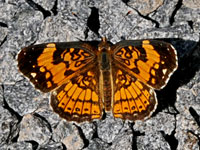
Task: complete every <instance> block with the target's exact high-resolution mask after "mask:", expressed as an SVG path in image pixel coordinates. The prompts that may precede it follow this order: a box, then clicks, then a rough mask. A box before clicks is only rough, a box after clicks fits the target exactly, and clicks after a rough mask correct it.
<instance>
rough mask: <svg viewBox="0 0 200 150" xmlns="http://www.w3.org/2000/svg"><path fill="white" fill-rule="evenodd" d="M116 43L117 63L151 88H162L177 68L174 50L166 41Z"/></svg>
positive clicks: (115, 55)
mask: <svg viewBox="0 0 200 150" xmlns="http://www.w3.org/2000/svg"><path fill="white" fill-rule="evenodd" d="M118 45H119V46H118ZM118 45H117V44H116V47H117V48H116V49H115V50H114V58H115V59H116V60H117V61H118V63H119V64H120V65H122V66H123V67H126V68H127V70H128V71H129V73H130V74H132V75H134V76H135V77H136V78H138V79H139V80H140V81H142V82H143V83H146V84H148V85H149V86H151V87H153V88H156V89H160V88H162V87H163V86H164V85H165V84H166V82H167V79H169V77H170V75H171V74H172V72H173V71H174V70H175V69H176V68H177V56H176V51H175V49H174V48H173V47H172V46H171V45H170V44H168V43H165V42H161V41H159V42H158V41H153V40H143V41H123V42H120V43H119V44H118Z"/></svg>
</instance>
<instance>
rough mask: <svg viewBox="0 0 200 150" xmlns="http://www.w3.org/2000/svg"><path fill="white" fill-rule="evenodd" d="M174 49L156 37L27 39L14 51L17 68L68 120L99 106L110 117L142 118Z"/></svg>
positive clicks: (98, 112) (95, 115)
mask: <svg viewBox="0 0 200 150" xmlns="http://www.w3.org/2000/svg"><path fill="white" fill-rule="evenodd" d="M177 66H178V64H177V55H176V50H175V49H174V48H173V46H172V45H170V44H169V43H166V42H162V41H156V40H135V41H131V40H130V41H128V40H125V41H121V42H119V43H116V44H112V43H110V42H107V41H106V39H105V38H103V39H102V41H100V42H98V43H95V44H94V43H93V44H92V43H90V42H63V43H46V44H39V45H32V46H29V47H26V48H24V49H22V50H21V52H20V53H19V55H18V67H19V70H20V71H21V72H22V73H23V74H24V75H25V76H26V77H28V78H29V79H30V81H31V82H32V83H33V84H34V85H35V87H36V88H37V89H39V90H40V91H42V92H50V91H52V92H51V102H50V103H51V106H52V107H53V110H54V111H55V112H56V113H58V114H59V115H60V116H61V117H62V118H65V119H66V120H68V121H77V122H83V121H91V120H93V119H99V118H101V116H102V113H103V109H104V110H105V111H112V113H113V116H114V117H116V118H122V119H124V120H125V119H128V120H132V121H135V120H143V119H146V118H148V117H149V116H150V115H151V114H152V112H153V111H154V110H155V109H156V106H157V99H156V95H155V92H154V89H157V90H159V89H161V88H163V87H164V86H165V85H166V83H167V82H168V80H169V78H170V76H171V75H172V73H173V72H174V71H175V70H176V69H177Z"/></svg>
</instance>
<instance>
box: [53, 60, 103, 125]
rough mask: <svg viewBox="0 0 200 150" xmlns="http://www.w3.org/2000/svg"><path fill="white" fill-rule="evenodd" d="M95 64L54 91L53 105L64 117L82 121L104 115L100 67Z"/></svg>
mask: <svg viewBox="0 0 200 150" xmlns="http://www.w3.org/2000/svg"><path fill="white" fill-rule="evenodd" d="M93 65H94V66H95V67H94V66H93ZM93 65H92V66H93V67H90V68H89V69H88V70H86V71H85V72H83V73H81V74H79V75H78V76H75V77H73V78H72V79H70V80H69V82H67V83H66V84H64V85H62V86H61V87H60V88H58V89H57V90H56V91H54V92H53V93H52V95H51V106H52V107H53V109H54V111H55V112H57V113H58V114H59V115H60V116H61V117H62V118H65V119H66V120H69V121H77V122H82V121H91V120H93V119H98V118H100V117H101V116H102V101H101V100H100V99H101V97H100V92H99V78H98V77H99V68H98V67H96V66H97V64H93Z"/></svg>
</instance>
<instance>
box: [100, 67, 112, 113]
mask: <svg viewBox="0 0 200 150" xmlns="http://www.w3.org/2000/svg"><path fill="white" fill-rule="evenodd" d="M102 75H103V99H104V108H105V110H106V111H110V110H111V99H112V89H111V78H110V71H108V70H106V71H103V73H102Z"/></svg>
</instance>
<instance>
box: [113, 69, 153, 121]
mask: <svg viewBox="0 0 200 150" xmlns="http://www.w3.org/2000/svg"><path fill="white" fill-rule="evenodd" d="M113 87H114V96H113V114H114V117H117V118H122V119H129V120H133V121H134V120H143V119H145V118H146V117H148V116H149V115H151V112H153V110H154V109H155V108H156V105H157V100H156V96H155V93H154V91H153V90H152V89H151V88H149V87H148V86H146V85H145V84H143V83H142V82H140V81H139V80H138V79H137V78H135V77H131V76H130V75H128V74H127V73H125V72H124V71H123V70H122V69H117V67H115V68H114V71H113Z"/></svg>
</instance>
